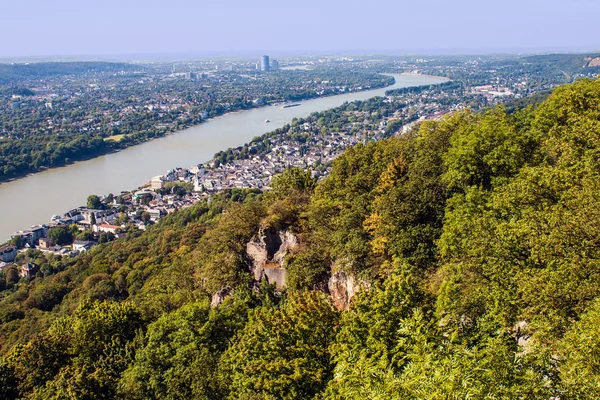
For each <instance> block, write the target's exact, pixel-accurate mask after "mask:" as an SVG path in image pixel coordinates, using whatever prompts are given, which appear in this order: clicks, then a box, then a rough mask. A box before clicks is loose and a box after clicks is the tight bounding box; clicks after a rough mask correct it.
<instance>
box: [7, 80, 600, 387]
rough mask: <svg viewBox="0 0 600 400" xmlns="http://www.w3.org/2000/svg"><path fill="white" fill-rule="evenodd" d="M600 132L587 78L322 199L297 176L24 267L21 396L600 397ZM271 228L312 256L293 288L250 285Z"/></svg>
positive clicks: (425, 144) (387, 156)
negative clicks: (258, 239)
mask: <svg viewBox="0 0 600 400" xmlns="http://www.w3.org/2000/svg"><path fill="white" fill-rule="evenodd" d="M599 132H600V80H583V81H579V82H577V83H575V84H572V85H568V86H563V87H560V88H558V89H556V90H555V91H554V92H553V93H552V94H551V95H550V96H549V97H548V99H547V100H545V101H544V102H543V103H541V104H540V105H538V106H537V107H528V108H525V109H521V110H518V111H516V112H514V113H507V112H506V110H505V109H504V108H503V107H498V108H494V109H489V110H487V111H485V112H483V113H473V112H470V111H462V112H458V113H455V114H453V115H451V116H449V117H446V118H443V119H441V120H439V121H428V122H425V123H423V124H421V125H420V127H419V128H418V129H417V130H414V131H412V132H410V133H408V134H405V135H403V136H401V137H393V138H390V139H386V140H381V141H378V142H372V143H369V144H367V145H358V146H355V147H353V148H351V149H349V150H347V151H346V152H345V153H344V154H343V155H342V156H340V157H339V158H338V159H337V160H336V161H335V162H334V164H333V167H332V171H331V174H330V175H329V176H328V177H327V178H326V179H324V180H323V181H321V182H319V183H316V182H315V181H314V179H312V178H311V176H310V173H307V172H305V171H302V170H298V169H290V170H288V171H286V172H285V173H283V174H282V175H280V176H279V177H277V178H276V179H275V180H274V183H273V187H272V190H271V191H269V192H266V193H261V192H259V191H249V190H234V191H227V192H224V193H221V194H219V195H215V196H213V197H211V198H210V201H208V200H206V201H203V202H200V203H197V204H196V205H195V206H194V207H191V208H188V209H185V210H181V211H179V212H176V213H174V214H171V215H169V216H168V217H166V218H164V219H163V220H162V221H161V222H160V223H158V224H157V225H155V226H153V227H151V228H149V229H148V230H147V231H146V232H143V233H141V232H131V234H130V235H129V236H128V237H127V238H126V239H120V240H117V241H115V242H112V243H106V244H102V245H100V246H97V247H96V248H94V249H93V250H91V251H90V252H88V253H85V254H83V255H80V256H78V257H76V258H65V259H58V258H57V259H54V258H53V259H51V260H39V261H38V262H40V263H41V264H43V265H44V268H43V269H42V271H41V272H40V273H39V274H38V276H37V277H34V278H32V279H23V280H21V281H19V279H18V275H17V276H15V272H14V270H11V269H10V268H9V269H6V270H4V271H3V273H2V276H1V278H2V279H1V280H0V285H2V287H1V288H0V289H3V291H2V292H1V293H2V296H1V300H0V321H1V322H2V325H1V326H0V345H1V346H2V348H1V352H2V354H3V358H2V359H1V360H2V361H0V382H1V383H2V384H1V385H0V390H1V391H2V393H1V396H2V397H3V398H31V399H63V398H72V399H84V398H85V399H110V398H124V399H149V398H156V399H159V398H160V399H191V398H193V399H312V398H314V399H340V398H343V399H390V398H392V399H409V398H410V399H413V398H414V399H448V398H456V399H464V398H473V399H515V398H520V399H537V398H540V399H550V398H560V399H590V398H597V397H598V393H599V391H600V372H599V371H600V300H599V296H600V263H599V259H600V253H599V249H600V246H599V245H598V244H599V243H600V228H599V225H598V220H600V199H599V198H598V193H599V189H600V187H599V185H600V158H599V154H600V137H599ZM264 231H272V232H288V233H291V234H293V235H294V236H295V237H296V238H297V240H298V246H297V247H296V248H294V249H293V250H291V251H290V252H288V254H287V255H286V258H285V262H284V268H285V269H286V272H287V288H286V289H285V290H281V289H280V288H276V287H274V286H272V285H269V284H268V283H266V282H265V281H262V282H256V281H255V280H254V277H253V276H252V275H251V274H250V272H249V267H250V265H251V264H252V262H251V260H250V259H249V258H248V255H247V253H246V245H247V243H248V242H249V241H251V240H253V238H254V237H255V236H256V235H257V233H258V232H264ZM25 257H29V258H30V259H31V261H34V260H35V258H36V257H42V256H41V255H39V254H35V252H33V251H30V252H29V253H28V254H26V255H25ZM340 276H345V277H352V278H353V281H354V282H356V286H357V287H358V288H359V290H358V293H357V294H356V295H355V296H354V297H353V298H352V300H351V301H350V303H349V305H348V306H347V309H346V307H336V306H334V305H335V304H336V303H335V302H334V301H333V299H332V297H331V296H330V295H329V294H330V293H329V292H330V291H329V290H328V289H327V287H328V286H327V281H328V280H329V281H331V279H332V278H333V277H338V278H339V277H340ZM217 292H219V293H221V294H226V295H224V296H222V297H223V299H221V300H222V301H220V303H221V304H220V305H218V306H217V305H215V304H213V305H212V306H211V304H210V302H211V297H212V296H213V295H214V294H215V293H217ZM213 300H214V299H213Z"/></svg>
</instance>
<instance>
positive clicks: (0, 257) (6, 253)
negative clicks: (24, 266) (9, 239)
mask: <svg viewBox="0 0 600 400" xmlns="http://www.w3.org/2000/svg"><path fill="white" fill-rule="evenodd" d="M16 256H17V248H16V247H15V246H1V247H0V261H3V262H6V263H9V262H13V261H14V260H15V257H16Z"/></svg>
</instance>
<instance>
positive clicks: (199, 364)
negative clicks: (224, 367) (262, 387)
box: [120, 293, 249, 400]
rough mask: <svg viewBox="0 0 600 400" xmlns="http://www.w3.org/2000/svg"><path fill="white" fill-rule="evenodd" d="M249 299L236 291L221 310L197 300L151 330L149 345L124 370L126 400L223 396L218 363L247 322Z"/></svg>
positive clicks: (170, 315) (122, 388)
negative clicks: (230, 342)
mask: <svg viewBox="0 0 600 400" xmlns="http://www.w3.org/2000/svg"><path fill="white" fill-rule="evenodd" d="M248 301H249V298H248V297H246V298H245V296H244V295H239V294H238V293H236V294H235V295H234V296H233V297H230V298H228V299H226V300H225V302H224V303H223V304H221V305H220V306H219V307H216V308H213V309H211V308H210V306H209V305H208V303H207V302H194V303H190V304H187V305H185V306H183V307H181V308H180V309H178V310H176V311H174V312H171V313H166V314H164V315H163V316H162V317H161V318H159V319H158V320H157V321H155V322H153V323H152V324H150V325H149V326H148V331H147V334H146V344H145V346H144V347H143V348H142V349H140V350H139V351H138V352H137V354H136V358H135V362H134V363H133V364H132V365H131V366H130V367H129V368H128V369H127V371H125V373H124V374H123V378H122V379H121V382H120V393H121V395H123V396H124V398H126V399H140V400H141V399H159V398H160V399H163V398H164V399H182V400H183V399H191V398H195V399H197V398H223V397H224V396H225V395H226V394H227V389H228V388H227V387H224V386H223V385H221V382H220V377H219V370H218V362H219V359H220V356H221V354H222V353H223V352H224V351H225V349H226V348H227V346H228V344H229V341H230V339H231V338H232V336H233V335H234V334H235V333H236V332H237V331H238V330H239V329H241V328H243V326H244V324H245V323H246V320H247V313H248V305H249V304H248Z"/></svg>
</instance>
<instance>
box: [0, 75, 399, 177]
mask: <svg viewBox="0 0 600 400" xmlns="http://www.w3.org/2000/svg"><path fill="white" fill-rule="evenodd" d="M382 75H385V74H382ZM392 85H394V83H390V84H388V85H385V82H384V84H383V85H377V86H375V87H371V88H367V89H364V90H357V91H352V92H349V93H359V92H364V91H369V90H374V89H381V88H386V87H389V86H392ZM343 94H344V93H337V94H336V93H332V94H326V95H315V96H313V97H305V98H302V99H300V100H298V99H283V100H278V102H281V103H285V102H289V101H293V102H299V101H307V100H313V99H318V98H326V97H333V96H339V95H343ZM269 106H270V104H267V105H255V104H252V105H251V106H250V107H247V108H245V107H240V108H237V109H234V110H229V111H226V112H223V113H220V114H214V115H211V116H210V117H209V118H204V119H203V118H201V117H199V116H198V118H199V122H197V123H191V124H182V125H181V126H180V127H177V128H176V129H174V130H170V129H164V128H161V130H157V131H154V132H147V133H142V132H134V133H128V134H126V136H127V137H128V138H133V139H132V141H131V142H129V141H126V142H123V141H121V140H119V141H110V140H108V141H107V140H105V139H110V138H111V136H109V137H107V138H103V140H104V143H105V144H106V145H107V146H108V147H107V148H106V149H104V150H102V149H100V151H94V152H92V153H90V154H81V153H78V154H77V155H75V156H72V157H70V158H68V162H59V163H56V164H55V165H52V166H44V167H41V168H39V169H34V170H31V169H29V170H26V171H23V172H22V173H15V174H14V175H12V176H11V177H10V178H4V177H0V185H2V184H3V183H7V182H12V181H15V180H19V179H22V178H25V177H27V176H31V175H34V174H37V173H40V172H43V171H47V170H52V169H56V168H62V167H65V166H69V165H73V164H75V163H77V162H81V161H87V160H92V159H94V158H97V157H100V156H103V155H107V154H111V153H113V152H117V151H121V150H123V149H126V148H129V147H133V146H138V145H140V144H143V143H147V142H150V141H152V140H155V139H159V138H162V137H165V136H167V135H169V134H176V133H178V132H181V131H184V130H186V129H189V128H193V127H195V126H198V125H200V124H202V123H205V122H207V121H210V120H212V119H214V118H219V117H223V116H226V115H229V114H231V113H239V112H244V111H248V110H253V109H258V108H262V107H269ZM118 136H124V135H118Z"/></svg>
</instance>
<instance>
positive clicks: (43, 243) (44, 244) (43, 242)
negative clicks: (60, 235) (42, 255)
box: [39, 238, 54, 250]
mask: <svg viewBox="0 0 600 400" xmlns="http://www.w3.org/2000/svg"><path fill="white" fill-rule="evenodd" d="M39 244H40V249H44V250H47V249H49V248H51V247H52V246H54V241H53V240H52V239H48V238H40V240H39Z"/></svg>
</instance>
